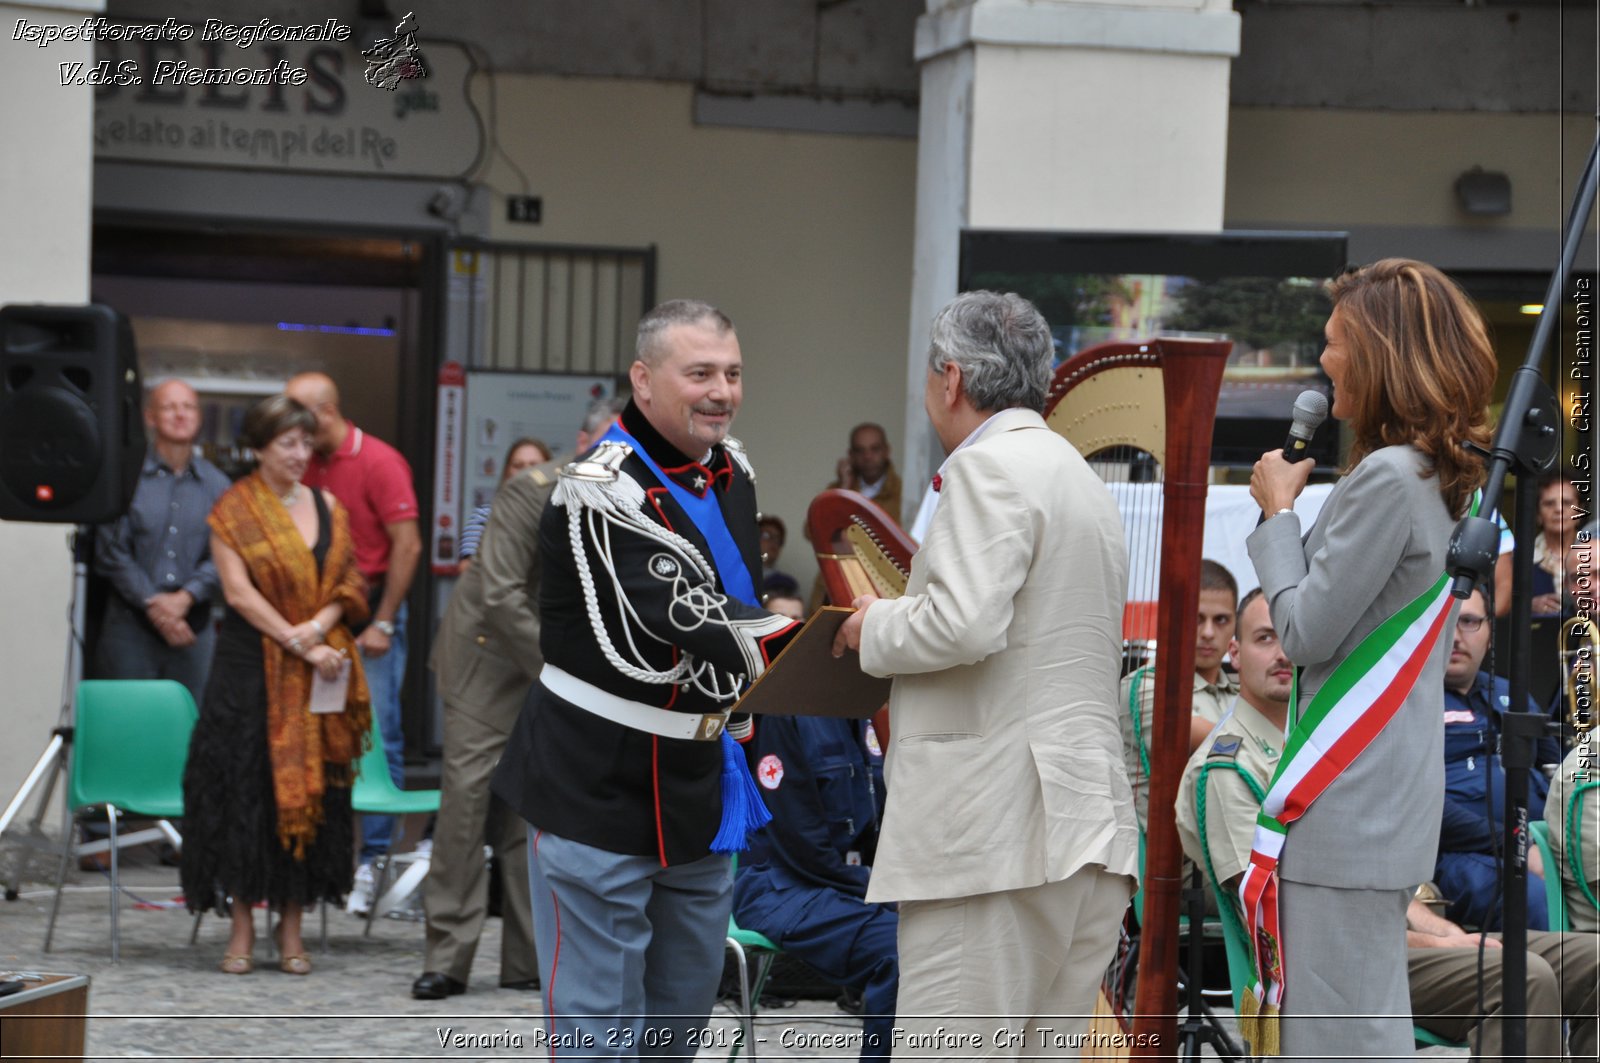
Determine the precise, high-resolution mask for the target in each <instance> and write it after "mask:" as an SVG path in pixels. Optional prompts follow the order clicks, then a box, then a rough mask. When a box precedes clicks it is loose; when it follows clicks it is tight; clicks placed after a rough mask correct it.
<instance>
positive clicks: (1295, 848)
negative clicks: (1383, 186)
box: [1240, 259, 1496, 1059]
mask: <svg viewBox="0 0 1600 1063" xmlns="http://www.w3.org/2000/svg"><path fill="white" fill-rule="evenodd" d="M1329 294H1330V295H1331V297H1332V300H1333V312H1332V314H1331V315H1330V317H1329V318H1328V323H1327V327H1326V339H1327V346H1326V349H1325V350H1324V351H1323V354H1322V367H1323V369H1324V370H1325V371H1326V372H1327V374H1328V376H1329V378H1330V379H1331V380H1332V382H1333V396H1334V398H1333V415H1334V417H1336V418H1338V419H1339V420H1341V421H1344V422H1345V423H1346V424H1347V426H1348V429H1349V434H1350V437H1351V447H1350V453H1349V459H1348V465H1347V467H1346V468H1345V470H1344V475H1343V477H1342V478H1341V480H1340V481H1339V483H1338V484H1337V485H1336V486H1335V488H1334V490H1333V492H1332V493H1331V494H1330V495H1329V496H1328V500H1327V502H1326V503H1325V504H1324V506H1323V508H1322V511H1321V513H1320V515H1319V516H1318V518H1317V521H1316V523H1315V524H1313V525H1312V527H1311V529H1310V531H1309V532H1308V533H1305V534H1304V535H1303V537H1302V533H1303V529H1302V528H1301V526H1300V518H1299V517H1298V516H1297V515H1296V514H1295V512H1294V501H1295V499H1296V497H1297V496H1298V495H1299V494H1300V492H1301V490H1302V489H1303V488H1304V487H1305V483H1306V480H1307V477H1308V476H1309V474H1310V471H1311V462H1300V463H1296V464H1290V463H1289V462H1286V461H1285V460H1284V458H1283V453H1282V452H1281V451H1273V452H1272V453H1269V454H1266V455H1263V456H1262V458H1261V460H1260V461H1259V462H1257V463H1256V466H1255V470H1254V472H1253V474H1252V476H1251V479H1250V491H1251V495H1252V496H1253V497H1254V498H1255V500H1256V501H1257V502H1258V503H1259V504H1260V506H1261V510H1262V515H1263V518H1264V519H1263V522H1262V523H1261V525H1260V526H1259V527H1257V528H1256V530H1255V531H1254V532H1253V533H1252V534H1251V536H1250V538H1249V540H1248V544H1247V545H1248V548H1249V551H1250V558H1251V560H1252V561H1253V562H1254V563H1255V568H1256V575H1257V576H1258V578H1259V579H1260V581H1261V586H1262V588H1263V590H1264V592H1265V593H1266V596H1267V600H1268V602H1269V604H1270V606H1271V612H1272V622H1273V626H1274V627H1276V628H1277V631H1278V634H1279V637H1280V639H1281V640H1282V644H1283V647H1284V650H1285V651H1286V652H1287V653H1288V655H1289V657H1290V658H1291V659H1292V660H1293V661H1294V662H1295V664H1296V665H1298V666H1299V673H1298V679H1297V683H1296V693H1295V697H1294V698H1293V699H1292V700H1291V707H1290V714H1289V721H1288V734H1287V735H1286V738H1285V750H1284V756H1283V759H1282V760H1281V762H1280V764H1279V768H1278V772H1277V774H1276V775H1275V776H1274V777H1273V780H1272V783H1271V785H1270V786H1269V787H1268V792H1267V797H1266V801H1265V802H1264V803H1263V806H1262V811H1261V815H1260V817H1259V819H1258V820H1257V829H1256V836H1255V846H1254V852H1253V853H1252V854H1251V861H1250V867H1249V869H1248V870H1247V871H1246V872H1245V876H1244V881H1243V883H1242V885H1241V887H1240V899H1241V902H1242V904H1243V907H1244V910H1245V923H1246V926H1247V928H1248V929H1249V931H1250V935H1251V941H1252V952H1253V958H1254V960H1255V967H1256V977H1255V979H1254V981H1253V983H1252V985H1251V987H1250V991H1249V992H1247V993H1245V995H1244V999H1243V1002H1242V1018H1241V1028H1242V1029H1243V1030H1244V1032H1245V1035H1246V1036H1247V1037H1248V1038H1249V1039H1250V1040H1251V1043H1252V1046H1253V1049H1254V1051H1255V1052H1256V1054H1259V1055H1268V1054H1271V1055H1276V1054H1282V1055H1285V1056H1312V1055H1315V1056H1317V1057H1318V1058H1324V1059H1325V1058H1330V1057H1343V1058H1359V1057H1366V1056H1409V1055H1411V1054H1412V1050H1413V1045H1412V1032H1411V1008H1410V996H1409V993H1408V991H1407V988H1406V933H1405V931H1406V921H1405V910H1406V904H1407V901H1408V900H1409V899H1410V897H1411V894H1412V892H1413V890H1414V889H1415V888H1416V886H1418V885H1419V884H1420V883H1422V882H1425V881H1427V880H1428V878H1429V877H1430V876H1431V875H1432V873H1433V866H1434V859H1435V856H1436V855H1437V849H1438V837H1439V826H1440V817H1441V812H1442V804H1443V800H1444V756H1443V724H1442V722H1441V721H1442V714H1443V711H1444V710H1443V698H1444V693H1443V692H1444V686H1443V680H1444V667H1445V660H1446V657H1447V655H1448V654H1449V651H1450V639H1449V637H1448V636H1446V635H1443V634H1442V633H1443V632H1444V631H1445V630H1446V625H1447V624H1448V623H1449V622H1450V620H1451V618H1452V617H1453V615H1454V612H1455V604H1456V603H1455V600H1454V599H1453V598H1451V597H1450V594H1449V581H1448V579H1447V578H1446V576H1445V552H1446V548H1447V546H1448V544H1449V540H1450V535H1451V532H1452V530H1453V529H1454V527H1455V523H1456V521H1457V519H1459V518H1460V517H1461V516H1462V515H1463V514H1465V513H1466V512H1467V511H1468V509H1469V507H1470V506H1472V505H1473V502H1474V493H1475V492H1476V490H1477V489H1478V487H1479V486H1480V485H1481V483H1482V481H1483V469H1482V465H1481V463H1480V462H1479V461H1478V460H1477V459H1476V458H1475V457H1474V456H1473V455H1472V454H1471V453H1470V452H1469V451H1468V450H1467V449H1466V447H1465V446H1464V444H1467V443H1475V444H1478V445H1480V446H1481V445H1485V444H1487V443H1488V441H1489V436H1490V432H1489V416H1488V402H1489V397H1490V391H1491V389H1492V387H1493V385H1494V380H1495V369H1496V366H1495V359H1494V354H1493V351H1492V350H1491V348H1490V346H1489V339H1488V335H1487V331H1486V330H1485V327H1484V324H1483V319H1482V318H1481V317H1480V316H1479V314H1478V312H1477V310H1476V308H1475V307H1474V306H1473V305H1472V303H1471V302H1470V301H1469V300H1468V299H1467V297H1466V295H1465V294H1464V293H1463V292H1462V291H1461V289H1460V288H1459V287H1457V286H1456V284H1455V283H1454V282H1453V281H1451V280H1450V279H1449V278H1447V277H1446V276H1445V275H1444V274H1443V273H1441V272H1439V270H1437V269H1435V268H1434V267H1432V266H1429V265H1427V264H1425V263H1421V262H1414V261H1410V260H1406V259H1384V260H1383V261H1380V262H1376V263H1374V264H1372V265H1370V266H1366V267H1363V268H1360V269H1354V270H1351V271H1347V272H1346V273H1345V274H1344V275H1343V276H1341V277H1339V278H1337V279H1336V280H1334V281H1333V282H1332V284H1331V285H1330V288H1329ZM1280 1013H1281V1017H1282V1020H1283V1021H1280Z"/></svg>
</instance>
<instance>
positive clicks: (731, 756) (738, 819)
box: [711, 731, 772, 853]
mask: <svg viewBox="0 0 1600 1063" xmlns="http://www.w3.org/2000/svg"><path fill="white" fill-rule="evenodd" d="M770 822H772V813H771V812H768V811H767V803H766V802H765V801H763V800H761V791H760V790H757V789H756V781H755V780H754V779H752V778H751V777H750V765H748V764H746V763H745V759H744V750H743V749H741V748H740V746H739V743H738V742H735V741H734V740H733V738H732V737H731V736H730V735H729V734H728V732H727V731H723V732H722V824H721V825H720V826H719V827H718V828H717V836H716V837H715V838H713V839H711V851H712V852H714V853H737V852H743V851H744V850H745V849H747V848H749V846H750V841H749V835H750V832H751V831H753V830H759V829H760V828H761V827H763V826H765V825H766V824H768V823H770Z"/></svg>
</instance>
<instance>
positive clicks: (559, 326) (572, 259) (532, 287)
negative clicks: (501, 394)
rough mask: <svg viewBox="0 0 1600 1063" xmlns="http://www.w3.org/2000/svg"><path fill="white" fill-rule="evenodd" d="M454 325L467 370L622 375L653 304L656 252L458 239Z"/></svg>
mask: <svg viewBox="0 0 1600 1063" xmlns="http://www.w3.org/2000/svg"><path fill="white" fill-rule="evenodd" d="M448 272H449V278H450V286H451V291H450V303H451V305H452V308H453V309H455V310H457V311H459V316H458V315H457V314H453V315H452V318H453V319H454V321H455V322H459V323H460V325H464V326H465V335H462V333H461V332H460V331H457V329H456V328H453V329H452V331H453V332H455V333H456V335H455V338H456V339H457V340H458V341H459V345H455V344H453V345H452V346H454V347H455V348H456V350H457V351H458V352H460V353H463V354H464V355H465V357H464V358H463V362H464V364H465V366H466V368H468V369H502V370H515V371H520V372H533V373H595V374H602V375H612V376H619V375H621V374H622V373H624V372H626V371H627V368H628V365H629V364H630V363H631V362H632V361H633V340H634V330H635V327H636V326H637V325H638V322H639V318H640V317H641V316H642V315H643V314H644V313H645V311H647V310H649V309H650V307H652V306H653V305H655V283H656V252H655V248H653V247H651V248H615V247H576V246H565V245H553V244H506V243H490V242H487V241H458V242H456V243H453V244H452V245H451V248H450V263H449V270H448Z"/></svg>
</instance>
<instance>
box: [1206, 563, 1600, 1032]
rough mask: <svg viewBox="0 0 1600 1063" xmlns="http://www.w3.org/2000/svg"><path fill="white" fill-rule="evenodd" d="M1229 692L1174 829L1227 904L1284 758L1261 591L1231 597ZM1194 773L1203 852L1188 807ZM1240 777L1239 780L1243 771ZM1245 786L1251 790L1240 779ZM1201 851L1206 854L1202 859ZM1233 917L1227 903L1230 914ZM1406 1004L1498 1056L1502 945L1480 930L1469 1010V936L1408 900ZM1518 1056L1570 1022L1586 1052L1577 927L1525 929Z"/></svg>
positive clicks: (1286, 672) (1473, 945) (1585, 976)
mask: <svg viewBox="0 0 1600 1063" xmlns="http://www.w3.org/2000/svg"><path fill="white" fill-rule="evenodd" d="M1238 629H1239V634H1238V637H1237V645H1238V649H1237V651H1236V653H1235V655H1234V662H1235V663H1236V664H1237V665H1238V667H1239V686H1240V690H1239V698H1238V700H1237V701H1236V702H1235V703H1234V708H1233V712H1232V713H1231V714H1229V715H1228V716H1227V717H1225V718H1224V719H1223V721H1222V723H1221V724H1220V725H1219V726H1218V727H1217V728H1216V729H1215V730H1214V731H1213V732H1212V734H1211V735H1210V736H1209V738H1208V739H1207V740H1206V741H1205V742H1204V743H1202V744H1201V747H1200V748H1199V749H1198V750H1196V751H1195V753H1194V755H1193V756H1192V757H1190V758H1189V764H1188V766H1187V767H1186V768H1185V770H1184V774H1183V782H1182V784H1181V786H1180V787H1179V790H1178V804H1177V809H1176V812H1177V819H1178V835H1179V837H1180V838H1181V839H1182V840H1183V848H1184V852H1186V853H1188V854H1189V856H1190V857H1191V858H1192V859H1193V860H1195V861H1196V862H1197V863H1199V864H1200V866H1201V867H1203V868H1207V875H1208V884H1209V876H1210V875H1211V874H1215V876H1216V880H1217V881H1220V882H1221V883H1222V884H1223V891H1224V892H1225V893H1227V894H1228V895H1229V897H1230V899H1231V900H1233V901H1234V902H1235V903H1236V902H1237V897H1236V896H1235V893H1236V890H1237V887H1238V883H1239V879H1240V877H1241V876H1242V875H1243V873H1244V869H1245V865H1246V864H1247V863H1248V862H1249V860H1250V848H1251V840H1252V838H1253V837H1254V836H1255V824H1256V814H1257V813H1258V812H1259V811H1260V808H1261V799H1260V797H1259V796H1257V793H1256V789H1259V790H1261V791H1265V789H1266V787H1267V784H1268V783H1269V782H1270V781H1271V779H1272V773H1273V772H1274V771H1275V770H1277V767H1278V760H1279V758H1280V757H1281V756H1282V755H1283V725H1284V722H1285V720H1286V718H1287V716H1288V710H1289V696H1290V683H1291V680H1292V678H1293V667H1294V666H1293V665H1292V664H1291V663H1290V661H1289V659H1288V657H1286V656H1285V655H1284V653H1283V650H1282V648H1281V647H1280V646H1279V645H1278V635H1277V632H1276V631H1275V630H1273V627H1272V618H1271V615H1270V614H1269V612H1268V609H1267V603H1266V600H1265V598H1263V597H1262V596H1261V592H1260V591H1251V592H1250V593H1249V594H1248V595H1246V596H1245V598H1244V601H1242V602H1240V603H1239V624H1238ZM1202 771H1204V773H1205V788H1204V790H1205V847H1204V848H1202V845H1201V839H1200V817H1199V812H1198V808H1197V802H1198V795H1197V791H1198V790H1199V788H1200V787H1199V782H1200V777H1201V773H1202ZM1246 775H1248V776H1249V780H1247V779H1246V778H1245V776H1246ZM1252 781H1253V783H1254V788H1252V785H1251V783H1252ZM1208 855H1209V860H1208V859H1207V857H1208ZM1234 910H1235V911H1236V912H1237V910H1238V909H1237V907H1235V909H1234ZM1406 924H1407V926H1406V946H1407V948H1406V981H1407V984H1408V987H1409V989H1410V998H1411V999H1410V1001H1409V1005H1408V1002H1407V1001H1402V1000H1397V1001H1395V1002H1394V1007H1395V1009H1396V1010H1399V1009H1402V1008H1406V1007H1407V1006H1409V1008H1410V1010H1411V1014H1412V1017H1413V1019H1414V1020H1415V1022H1416V1023H1417V1025H1419V1026H1421V1027H1423V1028H1424V1029H1426V1030H1428V1031H1430V1032H1432V1033H1434V1034H1437V1035H1438V1036H1440V1037H1443V1038H1446V1039H1448V1040H1452V1041H1456V1040H1462V1039H1465V1038H1471V1040H1472V1041H1474V1042H1475V1044H1474V1049H1473V1055H1474V1057H1475V1058H1477V1057H1481V1058H1486V1059H1487V1058H1496V1057H1498V1056H1499V1055H1500V1037H1501V1032H1500V1030H1501V1021H1500V1020H1501V1014H1500V1008H1501V962H1500V961H1501V947H1500V941H1499V939H1498V937H1497V936H1492V935H1491V936H1490V937H1489V938H1488V939H1487V940H1486V942H1485V947H1484V949H1483V961H1482V962H1483V1011H1484V1018H1483V1019H1482V1021H1481V1022H1480V1020H1479V1011H1478V995H1477V993H1478V987H1477V978H1478V962H1479V950H1478V935H1476V934H1467V933H1466V932H1465V931H1463V930H1462V929H1461V928H1460V927H1459V926H1457V925H1456V924H1454V923H1452V922H1450V921H1449V920H1448V919H1445V918H1443V917H1442V916H1438V915H1435V914H1433V913H1432V912H1431V911H1429V910H1428V908H1427V906H1426V905H1425V904H1423V903H1422V902H1420V901H1416V900H1413V901H1412V902H1411V905H1410V907H1409V908H1408V909H1407V911H1406ZM1527 963H1528V989H1527V1004H1528V1041H1527V1048H1528V1058H1530V1059H1534V1058H1553V1059H1560V1058H1561V1052H1562V1037H1561V1025H1562V1016H1563V1015H1565V1016H1566V1017H1567V1018H1568V1019H1569V1020H1570V1022H1571V1032H1570V1036H1569V1038H1568V1049H1569V1050H1570V1052H1571V1054H1572V1057H1573V1058H1574V1059H1591V1060H1592V1059H1594V1058H1595V1009H1596V1006H1597V1004H1596V984H1597V983H1596V976H1597V973H1600V937H1595V936H1590V935H1582V934H1549V933H1542V932H1538V931H1530V932H1529V934H1528V956H1527Z"/></svg>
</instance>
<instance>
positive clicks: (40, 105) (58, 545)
mask: <svg viewBox="0 0 1600 1063" xmlns="http://www.w3.org/2000/svg"><path fill="white" fill-rule="evenodd" d="M102 10H103V4H102V3H100V0H90V2H84V3H73V2H70V0H56V2H53V3H48V4H44V3H40V4H34V3H27V2H13V3H3V4H0V26H3V27H4V29H5V34H6V39H7V43H6V47H5V53H6V61H5V62H4V63H0V98H4V99H7V100H11V101H13V103H12V104H11V105H10V106H9V107H8V108H7V114H6V131H7V134H8V136H7V140H8V143H9V147H8V150H6V151H4V152H0V202H3V203H5V204H6V211H5V224H6V248H7V253H6V254H5V255H0V303H83V302H86V301H87V300H88V298H89V228H90V209H91V198H92V197H91V187H90V186H91V174H92V172H93V157H92V152H93V123H94V90H93V89H92V88H89V87H87V86H76V85H74V86H63V85H62V84H61V74H60V69H61V67H60V64H63V63H84V64H92V63H93V62H94V46H93V44H92V43H90V42H87V41H54V42H52V43H51V44H49V45H47V46H46V47H43V48H40V47H38V46H37V45H36V44H33V43H30V42H25V41H12V40H11V39H10V38H11V35H12V31H13V30H14V29H15V28H16V26H17V22H18V20H26V21H27V22H28V23H29V24H30V25H36V24H53V25H63V24H65V25H71V24H77V23H81V22H82V20H83V19H84V18H86V17H90V16H93V15H97V14H99V13H100V12H101V11H102ZM22 101H27V102H26V103H23V102H22ZM71 531H72V528H71V526H70V525H64V524H24V523H16V522H11V521H0V602H3V603H4V607H3V608H0V675H3V676H4V677H5V693H4V697H3V700H0V718H3V719H4V721H5V726H6V733H7V735H8V736H9V738H10V740H9V741H7V742H6V743H5V744H4V746H3V747H0V807H3V803H4V802H8V801H10V800H11V797H12V795H13V794H15V793H16V792H17V788H18V787H19V786H21V785H22V781H23V779H24V778H25V777H26V775H27V773H28V770H29V769H30V768H32V767H33V763H34V761H35V760H37V759H38V757H39V754H40V753H41V752H43V750H44V747H45V744H46V743H47V742H48V741H49V740H50V729H51V728H52V727H54V726H55V723H56V713H57V711H58V710H59V708H60V700H61V675H62V669H63V667H64V664H65V656H66V652H67V602H68V600H69V597H70V594H71V590H72V556H71V554H70V553H69V552H68V548H67V536H68V534H69V533H70V532H71ZM56 793H57V795H58V796H57V799H58V800H59V794H60V791H59V789H58V790H57V791H56ZM32 808H33V806H32V804H31V803H30V804H29V805H28V806H27V809H26V811H30V812H31V810H32ZM59 822H60V821H59V818H58V816H57V815H56V813H55V811H54V810H53V809H52V810H51V813H50V815H49V816H48V817H47V820H46V823H47V824H48V826H49V827H50V828H51V829H54V828H55V826H56V824H57V823H59ZM7 833H8V834H9V831H8V832H7Z"/></svg>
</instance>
